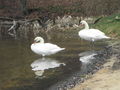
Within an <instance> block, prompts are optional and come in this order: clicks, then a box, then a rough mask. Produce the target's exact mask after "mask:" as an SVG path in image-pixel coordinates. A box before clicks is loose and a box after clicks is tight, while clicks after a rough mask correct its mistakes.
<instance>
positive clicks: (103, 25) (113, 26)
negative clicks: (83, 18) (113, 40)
mask: <svg viewBox="0 0 120 90" xmlns="http://www.w3.org/2000/svg"><path fill="white" fill-rule="evenodd" d="M116 17H118V18H119V19H120V14H114V15H111V16H107V17H104V18H102V19H101V20H100V21H99V22H98V23H97V24H95V25H93V26H92V27H94V28H98V29H100V30H102V31H103V32H105V33H106V34H109V35H110V36H113V37H120V20H116Z"/></svg>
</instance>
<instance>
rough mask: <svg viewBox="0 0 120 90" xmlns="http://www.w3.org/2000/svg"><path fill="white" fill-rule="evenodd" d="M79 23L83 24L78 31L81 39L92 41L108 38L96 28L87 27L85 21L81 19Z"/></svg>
mask: <svg viewBox="0 0 120 90" xmlns="http://www.w3.org/2000/svg"><path fill="white" fill-rule="evenodd" d="M80 23H81V25H85V28H84V29H82V30H80V31H79V32H78V34H79V36H80V38H81V39H84V40H87V41H92V42H94V41H97V40H102V39H109V38H110V37H108V36H106V35H105V34H104V33H103V32H102V31H100V30H98V29H89V25H88V23H87V22H86V21H84V20H82V21H81V22H80Z"/></svg>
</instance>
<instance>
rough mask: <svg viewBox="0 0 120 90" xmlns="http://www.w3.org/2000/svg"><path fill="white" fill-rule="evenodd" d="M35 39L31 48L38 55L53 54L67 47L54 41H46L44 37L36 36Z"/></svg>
mask: <svg viewBox="0 0 120 90" xmlns="http://www.w3.org/2000/svg"><path fill="white" fill-rule="evenodd" d="M34 41H35V43H33V44H32V45H31V50H32V51H33V52H34V53H36V54H38V55H42V56H46V55H51V54H55V53H57V52H59V51H61V50H64V49H65V48H60V47H59V46H57V45H55V44H52V43H44V39H43V38H42V37H36V38H35V39H34Z"/></svg>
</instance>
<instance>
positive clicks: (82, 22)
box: [80, 20, 89, 29]
mask: <svg viewBox="0 0 120 90" xmlns="http://www.w3.org/2000/svg"><path fill="white" fill-rule="evenodd" d="M80 25H85V29H89V26H88V23H87V22H86V21H85V20H82V21H81V22H80Z"/></svg>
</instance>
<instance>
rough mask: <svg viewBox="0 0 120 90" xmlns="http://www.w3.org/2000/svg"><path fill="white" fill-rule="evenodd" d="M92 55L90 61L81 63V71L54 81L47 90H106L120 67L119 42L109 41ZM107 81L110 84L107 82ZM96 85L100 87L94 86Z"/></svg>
mask: <svg viewBox="0 0 120 90" xmlns="http://www.w3.org/2000/svg"><path fill="white" fill-rule="evenodd" d="M94 57H95V58H94V59H92V63H89V64H84V63H83V67H82V68H81V71H78V72H76V73H73V74H72V75H71V76H70V77H69V78H67V79H65V80H64V81H61V82H58V83H56V84H55V85H53V86H51V87H50V88H49V89H48V90H68V89H70V90H107V88H108V87H109V86H111V85H112V84H113V83H114V80H115V79H113V78H114V77H116V76H118V75H119V70H117V69H119V68H120V63H119V62H120V43H119V42H118V41H116V42H114V41H113V42H110V45H109V46H107V47H105V48H104V49H103V50H101V51H99V52H97V55H94ZM116 70H117V71H116ZM97 77H98V78H97ZM112 79H113V81H112ZM117 79H118V80H117ZM116 80H117V81H118V82H119V77H116ZM109 81H110V82H111V84H110V83H108V82H109ZM107 84H108V85H107ZM114 84H115V83H114ZM96 85H97V86H98V87H101V88H96ZM102 85H104V86H103V87H102ZM112 86H114V85H112ZM104 87H105V89H104ZM94 88H95V89H94ZM109 88H110V87H109ZM111 90H118V89H111Z"/></svg>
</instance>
